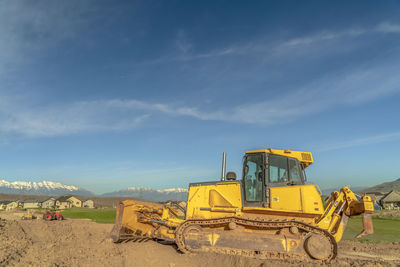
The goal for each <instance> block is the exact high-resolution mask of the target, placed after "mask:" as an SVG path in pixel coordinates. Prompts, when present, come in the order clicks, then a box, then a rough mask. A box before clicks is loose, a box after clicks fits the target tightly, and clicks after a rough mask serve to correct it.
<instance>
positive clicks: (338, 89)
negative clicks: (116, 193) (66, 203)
mask: <svg viewBox="0 0 400 267" xmlns="http://www.w3.org/2000/svg"><path fill="white" fill-rule="evenodd" d="M399 11H400V3H399V2H397V1H385V2H380V3H379V4H377V3H376V2H372V1H351V2H350V3H349V2H347V1H345V2H341V1H334V2H325V1H324V2H322V1H308V2H303V1H301V2H300V1H298V2H295V1H279V2H278V1H277V2H275V3H273V2H272V1H270V2H264V1H258V2H257V1H252V2H251V3H250V2H248V1H199V2H192V1H89V0H88V1H78V0H71V1H27V0H26V1H12V0H3V1H1V2H0V177H1V178H2V179H6V180H9V181H15V180H31V181H41V180H53V181H59V182H63V183H66V184H74V185H78V186H81V187H83V188H86V189H89V190H92V191H94V192H97V193H104V192H107V191H112V190H116V189H120V188H123V187H127V186H146V187H153V188H171V187H186V186H187V184H188V183H189V182H195V181H206V180H215V179H217V178H218V177H219V174H220V159H221V153H222V151H226V152H227V153H228V169H229V170H234V171H236V172H237V173H240V170H241V160H242V156H243V154H244V152H245V151H246V150H248V149H259V148H267V147H272V148H278V149H292V150H304V151H311V152H313V155H314V159H315V164H314V165H312V166H311V167H309V168H308V177H309V180H311V181H313V182H315V183H317V184H319V185H320V186H321V187H323V188H327V187H335V186H342V185H354V186H369V185H375V184H378V183H381V182H384V181H390V180H393V179H395V178H398V177H400V164H399V156H398V151H399V150H400V119H399V116H400V108H399V101H400V75H399V74H400V71H399V70H400V53H399V52H400V17H399V15H398V14H399Z"/></svg>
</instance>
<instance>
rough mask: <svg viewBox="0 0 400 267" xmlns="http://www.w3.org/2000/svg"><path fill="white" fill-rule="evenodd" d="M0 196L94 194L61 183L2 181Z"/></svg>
mask: <svg viewBox="0 0 400 267" xmlns="http://www.w3.org/2000/svg"><path fill="white" fill-rule="evenodd" d="M0 194H21V195H48V196H57V195H66V194H70V195H81V196H91V195H93V193H91V192H89V191H87V190H85V189H82V188H80V187H77V186H74V185H65V184H62V183H59V182H51V181H42V182H24V181H16V182H8V181H6V180H0Z"/></svg>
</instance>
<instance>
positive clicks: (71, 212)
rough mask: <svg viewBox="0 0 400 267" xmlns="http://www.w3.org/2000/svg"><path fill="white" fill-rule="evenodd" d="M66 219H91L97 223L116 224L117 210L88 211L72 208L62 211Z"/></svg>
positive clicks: (86, 209)
mask: <svg viewBox="0 0 400 267" xmlns="http://www.w3.org/2000/svg"><path fill="white" fill-rule="evenodd" d="M61 213H62V214H63V216H64V218H67V219H68V218H70V219H90V220H92V221H94V222H97V223H111V224H113V223H114V222H115V209H113V208H106V209H88V208H70V209H66V210H63V211H61Z"/></svg>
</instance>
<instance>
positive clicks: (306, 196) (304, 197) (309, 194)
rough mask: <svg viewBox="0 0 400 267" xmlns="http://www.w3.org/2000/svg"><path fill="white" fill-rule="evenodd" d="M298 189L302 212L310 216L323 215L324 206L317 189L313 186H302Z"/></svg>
mask: <svg viewBox="0 0 400 267" xmlns="http://www.w3.org/2000/svg"><path fill="white" fill-rule="evenodd" d="M300 187H301V203H302V206H303V212H304V213H311V214H323V213H324V205H323V203H322V198H321V195H320V194H319V193H318V191H317V188H316V187H315V186H314V185H302V186H300Z"/></svg>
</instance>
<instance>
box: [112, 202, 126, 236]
mask: <svg viewBox="0 0 400 267" xmlns="http://www.w3.org/2000/svg"><path fill="white" fill-rule="evenodd" d="M123 211H124V204H122V203H120V204H118V205H117V209H116V213H117V214H116V218H115V224H114V227H113V228H112V230H111V233H110V236H111V239H112V241H113V242H114V243H118V242H121V241H122V240H123V239H124V238H121V234H123V231H122V215H123Z"/></svg>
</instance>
